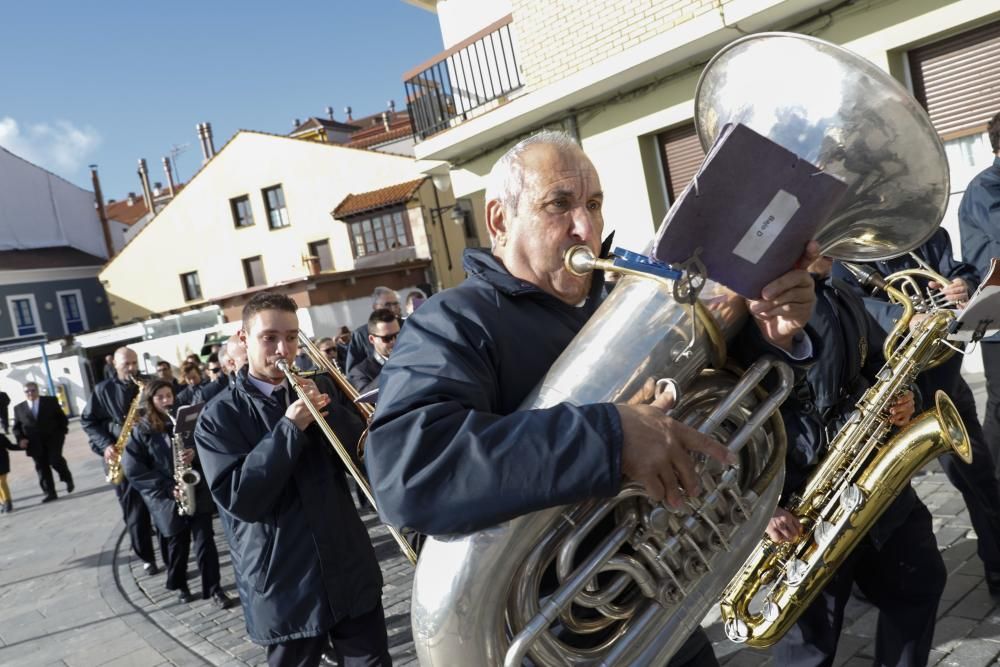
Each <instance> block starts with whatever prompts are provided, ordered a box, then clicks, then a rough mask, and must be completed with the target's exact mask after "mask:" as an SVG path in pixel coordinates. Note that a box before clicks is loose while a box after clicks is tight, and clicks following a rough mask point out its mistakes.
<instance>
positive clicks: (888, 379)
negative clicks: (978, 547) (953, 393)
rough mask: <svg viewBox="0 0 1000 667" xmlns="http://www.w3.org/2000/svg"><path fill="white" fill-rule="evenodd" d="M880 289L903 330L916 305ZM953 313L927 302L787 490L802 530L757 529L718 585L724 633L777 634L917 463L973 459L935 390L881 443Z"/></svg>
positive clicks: (761, 642) (759, 643) (755, 637)
mask: <svg viewBox="0 0 1000 667" xmlns="http://www.w3.org/2000/svg"><path fill="white" fill-rule="evenodd" d="M850 268H851V270H852V271H855V269H856V268H857V267H850ZM856 275H857V274H856ZM887 292H888V293H889V294H890V296H891V297H892V298H893V300H896V301H900V300H902V305H903V307H904V311H905V312H904V314H903V316H902V317H901V318H900V323H899V324H898V325H897V326H896V328H895V329H894V331H899V330H902V328H903V327H906V326H908V324H909V321H910V319H911V318H912V315H913V313H914V307H913V305H912V302H911V301H910V299H908V298H907V297H906V296H905V295H903V294H902V293H901V292H900V291H898V290H896V289H894V288H892V287H889V288H888V289H887ZM953 318H954V315H953V313H952V312H950V311H947V310H935V311H933V312H931V313H929V314H928V317H927V319H925V320H924V321H923V322H920V323H919V324H918V325H917V326H915V327H914V329H913V331H911V332H909V333H908V334H906V335H905V336H904V337H903V338H902V339H901V340H900V341H899V344H898V345H897V346H895V348H894V351H893V353H892V355H891V356H889V357H887V361H886V364H885V366H883V367H882V369H881V370H880V371H879V373H878V376H877V378H878V379H877V380H876V382H875V384H873V385H872V386H871V387H870V388H869V389H868V391H867V392H865V394H864V396H863V397H862V398H861V400H860V401H859V402H858V404H857V409H856V410H855V411H854V412H853V413H852V414H851V416H850V417H849V418H848V420H847V423H846V424H845V425H844V426H843V428H841V430H840V431H839V432H838V433H837V435H836V437H835V438H834V439H833V441H832V442H831V443H830V446H829V452H828V454H827V456H826V458H825V459H824V460H823V462H822V463H821V464H820V465H819V466H818V467H817V468H816V470H814V471H813V474H812V475H811V476H810V477H809V480H808V481H807V482H806V485H805V488H804V489H803V490H802V492H801V494H800V495H797V496H794V497H793V498H792V500H791V503H790V505H789V507H788V508H787V509H788V511H790V512H791V513H792V514H794V515H795V516H796V517H797V518H798V519H799V521H800V522H801V523H802V528H803V530H802V535H801V536H800V537H799V538H798V539H797V540H794V541H792V542H786V543H782V544H776V543H774V542H772V541H771V540H770V539H769V538H767V537H764V539H763V540H762V541H761V542H760V543H759V544H758V545H757V547H756V548H755V549H754V551H753V552H752V553H751V555H750V557H749V558H748V559H747V561H746V562H745V563H744V564H743V567H742V568H741V569H740V571H739V572H738V573H737V575H736V576H735V577H734V578H733V580H732V581H731V582H730V583H729V585H728V586H727V587H726V589H725V590H724V591H723V593H722V597H721V599H720V606H721V611H722V618H723V621H724V624H725V631H726V635H727V636H728V637H729V639H731V640H732V641H734V642H740V643H743V642H745V643H747V644H749V645H751V646H755V647H766V646H771V645H772V644H774V643H775V642H777V641H778V640H779V639H781V637H782V636H783V635H784V634H785V633H786V632H787V631H788V630H789V629H790V628H791V627H792V625H793V624H794V623H795V621H796V620H797V619H798V617H799V616H800V615H801V614H802V612H803V611H805V609H806V607H808V606H809V604H810V603H811V602H812V600H813V599H814V598H815V597H816V595H817V594H818V593H819V592H820V591H821V590H822V589H823V587H824V586H825V585H826V583H827V582H828V581H829V579H830V577H831V575H832V574H833V573H834V571H836V569H837V568H838V567H839V566H840V565H841V563H843V561H844V559H845V558H846V557H847V556H848V554H850V553H851V551H852V550H853V549H854V548H855V547H856V546H857V544H858V542H860V540H861V538H862V537H864V535H865V534H866V533H867V532H868V530H869V529H870V528H871V527H872V526H873V525H874V524H875V522H876V521H877V520H878V518H879V517H880V516H881V515H882V513H883V512H884V511H885V510H886V508H887V507H888V506H889V504H890V503H891V502H892V501H893V499H895V498H896V496H898V495H899V494H900V493H901V492H902V491H903V489H904V488H905V487H906V485H907V484H909V482H910V478H911V477H913V475H914V474H916V472H917V471H918V470H920V468H922V467H923V466H924V465H926V464H927V463H928V462H930V461H931V460H932V459H934V458H936V457H937V456H940V455H941V454H944V453H947V452H949V451H953V452H954V453H955V454H957V455H958V456H959V457H960V458H961V459H962V460H963V461H966V462H969V461H971V460H972V453H971V446H970V444H969V437H968V435H967V434H966V432H965V425H964V424H963V423H962V418H961V416H960V415H959V414H958V411H957V410H956V409H955V406H954V405H953V404H952V402H951V399H949V398H948V396H947V395H946V394H945V393H944V392H941V391H939V392H937V393H936V394H935V396H934V403H935V405H934V407H933V408H932V409H930V410H927V411H926V412H924V413H923V414H921V415H920V416H919V417H917V418H916V419H914V420H913V421H912V422H911V423H910V424H909V425H907V426H906V427H905V428H904V429H903V430H902V431H900V432H899V433H898V434H897V435H896V436H895V437H893V438H891V439H890V440H889V441H888V442H886V441H885V439H886V436H887V435H888V434H889V431H890V429H891V427H892V426H891V424H890V422H889V415H888V413H889V406H890V405H891V404H892V403H893V402H894V401H895V400H896V398H897V397H898V396H899V395H900V394H901V393H902V392H904V391H905V390H906V388H907V387H908V386H909V385H910V383H911V382H912V381H913V380H914V378H915V377H916V376H917V374H918V373H920V372H921V371H923V370H925V369H926V368H928V367H929V366H930V365H932V364H933V363H934V362H935V361H937V360H938V359H940V357H941V354H942V349H943V348H945V347H947V346H946V344H945V342H944V338H945V336H946V335H947V333H948V327H949V325H950V324H951V322H952V320H953ZM901 325H902V326H901Z"/></svg>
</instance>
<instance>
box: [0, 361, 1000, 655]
mask: <svg viewBox="0 0 1000 667" xmlns="http://www.w3.org/2000/svg"><path fill="white" fill-rule="evenodd" d="M972 380H973V381H972V384H973V389H974V390H976V393H977V396H979V397H980V398H981V397H982V395H983V389H982V380H981V378H973V379H972ZM11 458H12V461H11V464H12V469H13V470H12V472H11V475H10V478H9V480H10V484H11V488H12V491H13V494H14V505H15V512H14V513H13V514H11V515H9V516H0V545H2V547H0V665H4V667H11V666H20V665H26V666H32V667H34V666H45V665H70V666H72V667H89V666H96V665H122V666H130V665H135V666H137V667H153V666H158V665H179V666H186V665H227V666H232V665H259V664H263V663H264V660H265V653H264V649H262V648H261V647H259V646H256V645H255V644H253V643H252V642H250V641H249V640H248V638H247V637H246V634H245V630H244V623H243V614H242V610H241V609H240V608H239V607H238V606H237V607H235V608H233V609H229V610H225V611H220V610H217V609H215V608H214V607H213V606H211V604H209V603H208V602H205V601H201V600H199V601H196V602H194V603H192V604H189V605H185V604H181V603H179V602H177V601H176V599H175V597H174V596H173V595H172V594H169V593H168V592H167V591H166V590H165V589H164V588H163V579H164V575H163V574H160V575H156V576H152V577H150V576H147V575H146V574H145V573H144V572H143V570H142V568H141V563H138V562H137V561H136V559H135V558H134V557H132V556H131V554H130V553H129V549H128V546H127V541H123V533H122V521H121V512H120V510H119V507H118V503H117V501H116V499H115V496H114V491H113V490H112V488H111V487H110V486H108V485H107V484H105V483H104V479H103V473H102V471H101V465H100V461H99V459H98V458H97V457H96V456H94V455H93V454H92V453H91V452H90V450H89V448H88V447H87V445H86V438H85V437H84V434H83V432H82V431H81V430H80V428H79V425H78V424H77V423H76V422H73V423H72V424H71V430H70V435H69V437H68V438H67V442H66V458H67V460H68V461H69V465H70V468H71V469H72V470H73V473H74V476H75V477H76V483H77V490H76V491H75V492H74V493H72V494H68V495H67V494H65V493H63V494H61V495H60V499H59V501H58V502H55V503H51V504H47V505H40V504H39V501H40V500H41V494H40V492H39V491H38V485H37V481H36V479H35V474H34V469H33V467H32V465H31V460H30V459H28V458H26V457H24V456H23V455H21V454H18V453H14V452H12V453H11ZM915 486H916V489H917V492H918V493H919V494H920V496H921V497H922V498H923V499H924V501H925V502H926V503H927V505H928V507H929V508H930V510H931V512H932V514H933V516H934V526H935V531H936V535H937V538H938V543H939V545H940V547H941V549H942V552H943V557H944V559H945V562H946V564H947V566H948V572H949V579H948V584H947V588H946V589H945V594H944V599H943V600H942V602H941V606H940V610H939V621H938V627H937V631H936V633H935V638H934V647H935V648H934V651H933V653H932V655H931V664H932V665H934V664H939V665H960V666H962V667H976V666H977V665H988V664H1000V662H998V658H1000V610H998V609H997V608H996V606H995V605H994V603H993V601H992V599H991V598H990V597H989V595H988V594H987V591H986V585H985V583H984V581H983V571H982V566H981V564H980V562H979V560H978V558H977V557H976V553H975V552H976V541H975V534H974V533H973V532H972V531H971V528H970V524H969V520H968V513H967V512H966V510H965V507H964V505H963V503H962V500H961V498H960V496H959V495H958V492H957V491H955V489H954V488H953V487H952V486H951V485H950V484H949V483H948V481H947V479H946V478H945V477H944V475H943V474H942V473H941V472H940V471H939V470H937V469H936V468H935V467H932V468H931V469H930V470H929V471H928V472H926V473H924V474H922V475H921V476H919V477H918V478H917V480H916V482H915ZM998 510H1000V508H998ZM364 518H365V521H366V524H367V525H368V527H369V531H370V532H371V534H372V539H373V543H374V544H375V549H376V554H377V555H378V557H379V560H380V562H381V563H382V570H383V573H384V576H385V589H384V597H383V603H384V606H385V611H386V620H387V623H388V627H389V643H390V646H391V651H392V655H393V660H394V663H395V664H396V665H416V664H417V663H416V658H415V653H414V650H413V644H412V640H411V636H410V624H409V601H410V584H411V576H412V573H411V569H412V568H411V567H410V565H409V564H408V563H407V562H406V561H405V560H404V559H403V557H402V556H401V555H400V554H399V553H398V551H397V549H396V546H395V543H394V542H393V540H392V539H391V537H390V536H389V535H388V533H387V532H386V531H385V529H384V528H382V527H381V526H380V525H378V523H377V521H376V520H375V517H374V515H372V514H370V513H369V514H366V515H364ZM126 540H127V538H126ZM216 542H217V544H218V546H219V554H220V560H221V565H222V580H223V586H224V587H225V589H226V591H227V592H228V593H229V594H230V595H231V596H233V597H235V596H236V587H235V583H234V581H233V571H232V567H231V565H230V561H229V552H228V548H227V546H226V544H225V539H224V538H223V536H222V531H221V529H220V528H219V526H218V523H216ZM191 568H192V570H191V571H190V574H189V576H190V578H191V581H192V590H198V585H197V581H198V580H197V577H198V575H197V571H196V570H195V569H194V564H193V562H192V564H191ZM874 627H875V612H874V610H873V609H872V608H871V607H870V606H869V605H866V604H864V603H860V602H855V601H852V602H851V604H850V605H849V607H848V622H847V623H846V628H847V629H846V631H845V633H844V635H843V637H842V639H841V643H840V650H839V652H838V658H837V665H846V666H848V667H859V666H860V665H867V664H871V656H872V643H873V634H874ZM708 628H709V633H710V635H711V636H712V637H713V639H714V640H716V652H717V655H718V656H719V657H720V660H721V661H722V663H723V664H724V665H727V666H731V667H743V666H751V667H756V666H757V665H766V664H770V659H769V657H768V655H767V653H766V652H758V651H754V650H750V649H746V648H741V647H739V646H736V645H734V644H731V643H729V642H728V641H726V640H725V639H724V638H723V634H722V630H721V627H720V626H719V625H718V624H710V625H709V626H708ZM456 667H461V666H456ZM470 667H477V666H470Z"/></svg>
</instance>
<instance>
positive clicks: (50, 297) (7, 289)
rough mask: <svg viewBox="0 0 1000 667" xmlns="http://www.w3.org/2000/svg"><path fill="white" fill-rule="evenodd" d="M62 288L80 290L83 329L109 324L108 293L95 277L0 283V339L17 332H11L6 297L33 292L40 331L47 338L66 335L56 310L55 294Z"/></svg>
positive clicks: (11, 327) (59, 313)
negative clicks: (83, 315)
mask: <svg viewBox="0 0 1000 667" xmlns="http://www.w3.org/2000/svg"><path fill="white" fill-rule="evenodd" d="M64 290H80V296H81V297H82V299H83V304H82V305H83V310H84V313H85V315H86V324H87V329H86V330H88V331H89V330H92V329H100V328H102V327H107V326H111V325H112V324H113V322H112V319H111V309H110V308H108V295H107V294H106V293H105V291H104V287H103V286H102V285H101V283H100V281H99V280H98V279H97V277H96V276H95V277H91V278H77V279H72V280H53V281H45V282H37V283H18V284H14V285H0V338H8V337H12V336H16V335H17V332H15V331H14V316H13V313H11V312H10V309H9V306H8V301H7V297H8V296H14V295H20V294H32V295H34V297H35V305H36V310H37V311H38V319H39V322H40V324H41V328H42V331H44V332H45V333H46V334H47V335H48V336H49V337H50V338H59V337H62V336H65V335H67V332H66V327H65V325H64V323H63V317H62V313H61V311H60V309H59V300H58V298H57V296H56V293H57V292H60V291H64Z"/></svg>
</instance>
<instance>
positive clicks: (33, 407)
mask: <svg viewBox="0 0 1000 667" xmlns="http://www.w3.org/2000/svg"><path fill="white" fill-rule="evenodd" d="M31 416H32V417H38V399H37V398H36V399H35V400H33V401H32V402H31Z"/></svg>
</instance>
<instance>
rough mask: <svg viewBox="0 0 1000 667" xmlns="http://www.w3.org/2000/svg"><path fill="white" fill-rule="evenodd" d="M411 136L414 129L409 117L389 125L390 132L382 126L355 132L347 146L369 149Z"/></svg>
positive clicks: (397, 119)
mask: <svg viewBox="0 0 1000 667" xmlns="http://www.w3.org/2000/svg"><path fill="white" fill-rule="evenodd" d="M411 134H413V127H412V126H411V125H410V118H409V116H402V117H401V118H396V119H395V120H394V121H393V122H391V123H390V124H389V131H388V132H386V131H385V127H384V126H382V125H379V126H378V127H370V128H367V129H364V130H361V131H360V132H355V133H354V134H352V135H351V140H350V141H349V142H347V145H348V146H350V147H352V148H367V147H368V146H374V145H376V144H381V143H385V142H387V141H393V140H394V139H402V138H403V137H408V136H410V135H411Z"/></svg>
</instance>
